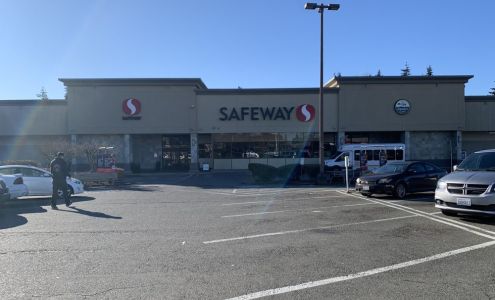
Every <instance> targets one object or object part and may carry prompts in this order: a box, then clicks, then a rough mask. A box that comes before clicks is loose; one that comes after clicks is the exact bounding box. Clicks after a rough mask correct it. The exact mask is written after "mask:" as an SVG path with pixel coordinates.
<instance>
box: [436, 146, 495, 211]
mask: <svg viewBox="0 0 495 300" xmlns="http://www.w3.org/2000/svg"><path fill="white" fill-rule="evenodd" d="M454 170H455V171H454V172H452V173H450V174H449V175H447V176H445V177H443V178H442V179H441V180H439V181H438V183H437V188H436V190H435V201H436V204H435V207H436V208H439V209H440V210H441V211H442V213H444V214H445V215H448V216H454V215H457V214H458V213H467V214H483V215H495V149H491V150H483V151H478V152H475V153H473V154H471V155H469V156H468V157H467V158H466V159H465V160H464V161H463V162H462V163H461V164H460V165H459V166H458V167H454Z"/></svg>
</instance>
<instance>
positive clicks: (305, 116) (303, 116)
mask: <svg viewBox="0 0 495 300" xmlns="http://www.w3.org/2000/svg"><path fill="white" fill-rule="evenodd" d="M315 112H316V110H315V108H314V106H313V105H311V104H303V105H299V106H298V107H297V108H296V117H297V119H298V120H299V121H301V122H309V121H312V120H313V119H314V118H315Z"/></svg>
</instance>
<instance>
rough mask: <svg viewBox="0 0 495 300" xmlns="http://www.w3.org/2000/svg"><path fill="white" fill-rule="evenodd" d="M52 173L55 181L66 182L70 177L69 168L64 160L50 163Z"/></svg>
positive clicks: (57, 159) (60, 159)
mask: <svg viewBox="0 0 495 300" xmlns="http://www.w3.org/2000/svg"><path fill="white" fill-rule="evenodd" d="M50 172H51V173H52V175H53V180H60V181H65V178H67V176H70V175H69V167H68V166H67V163H66V162H65V160H64V159H63V158H59V157H57V158H55V159H54V160H52V162H51V163H50Z"/></svg>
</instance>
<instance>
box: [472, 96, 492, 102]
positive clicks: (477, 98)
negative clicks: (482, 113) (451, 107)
mask: <svg viewBox="0 0 495 300" xmlns="http://www.w3.org/2000/svg"><path fill="white" fill-rule="evenodd" d="M465 100H466V102H495V96H466V97H465Z"/></svg>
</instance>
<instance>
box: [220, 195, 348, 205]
mask: <svg viewBox="0 0 495 300" xmlns="http://www.w3.org/2000/svg"><path fill="white" fill-rule="evenodd" d="M327 198H342V196H318V197H307V198H294V199H271V200H260V201H248V202H234V203H223V204H220V206H231V205H247V204H256V203H270V202H274V201H300V200H311V199H327Z"/></svg>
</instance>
